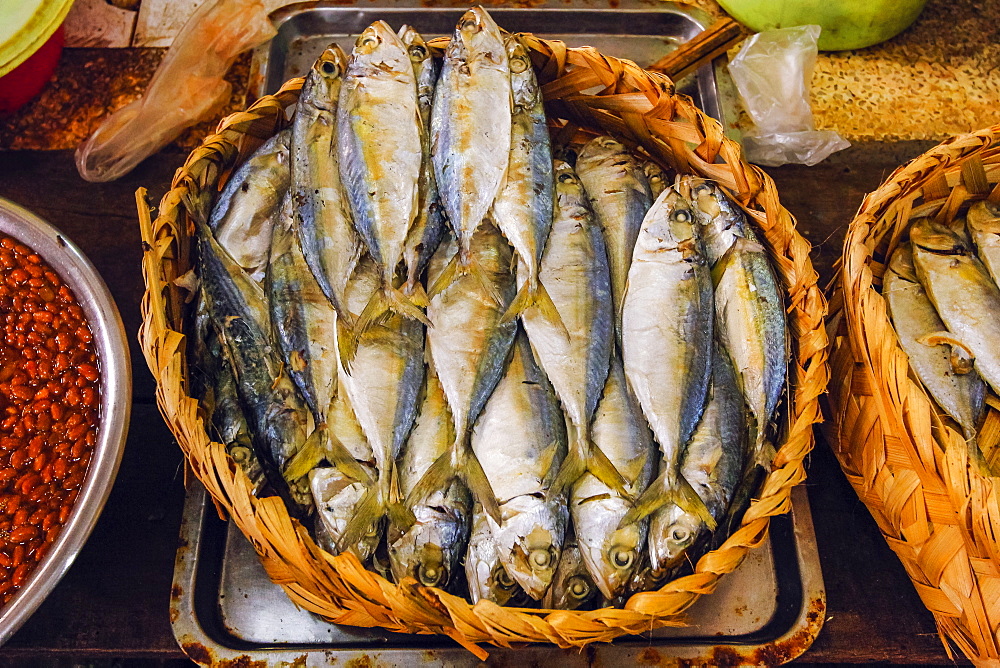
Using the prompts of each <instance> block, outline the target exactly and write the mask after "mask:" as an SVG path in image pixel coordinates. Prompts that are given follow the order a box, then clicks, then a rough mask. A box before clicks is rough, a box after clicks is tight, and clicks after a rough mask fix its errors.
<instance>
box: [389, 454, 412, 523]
mask: <svg viewBox="0 0 1000 668" xmlns="http://www.w3.org/2000/svg"><path fill="white" fill-rule="evenodd" d="M386 498H387V502H386V507H385V510H386V515H387V516H388V517H389V521H390V522H392V524H393V525H394V526H396V527H399V529H400V530H401V531H407V530H409V528H410V527H411V526H413V524H414V523H415V522H416V521H417V518H416V516H415V515H414V514H413V511H412V510H410V509H409V507H407V506H406V505H405V504H404V503H403V500H402V498H400V492H399V470H398V469H397V468H396V464H395V463H393V465H392V469H391V470H390V476H389V490H388V492H387V495H386Z"/></svg>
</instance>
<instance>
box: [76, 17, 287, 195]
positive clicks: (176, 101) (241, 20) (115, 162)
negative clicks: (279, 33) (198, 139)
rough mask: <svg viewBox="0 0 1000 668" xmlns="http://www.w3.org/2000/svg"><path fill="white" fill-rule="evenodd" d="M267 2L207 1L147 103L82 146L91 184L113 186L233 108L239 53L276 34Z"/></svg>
mask: <svg viewBox="0 0 1000 668" xmlns="http://www.w3.org/2000/svg"><path fill="white" fill-rule="evenodd" d="M274 34H275V30H274V26H273V25H272V24H271V21H270V19H268V16H267V12H266V11H265V9H264V5H263V4H261V2H260V0H208V2H206V3H205V4H204V5H202V6H201V7H200V8H199V9H198V10H197V11H196V12H195V13H194V14H193V15H192V16H191V18H190V19H188V21H187V23H185V24H184V27H183V28H181V31H180V32H179V33H178V34H177V37H176V38H174V43H173V44H172V45H171V47H170V50H169V51H167V55H166V56H165V57H164V59H163V62H162V63H160V67H159V68H158V69H157V70H156V74H154V75H153V80H152V81H150V83H149V88H147V89H146V92H145V93H144V94H143V96H142V97H141V98H139V99H138V100H136V101H135V102H132V103H131V104H129V105H127V106H125V107H123V108H121V109H119V110H118V111H116V112H114V113H113V114H111V116H109V117H108V118H106V119H105V120H104V122H103V123H101V125H100V127H98V128H97V130H95V131H94V133H93V134H92V135H90V137H89V138H88V139H87V140H86V141H84V142H83V143H82V144H80V146H79V147H77V149H76V168H77V170H78V171H79V172H80V176H82V177H83V178H84V179H86V180H87V181H95V182H100V181H113V180H114V179H117V178H119V177H121V176H124V175H125V174H127V173H129V172H130V171H132V169H133V168H134V167H135V166H136V165H138V164H139V163H140V162H142V161H143V160H145V159H146V158H147V157H149V156H150V155H152V154H153V153H156V152H157V151H159V150H160V149H161V148H163V147H164V146H166V145H167V144H169V143H170V142H171V141H173V140H174V139H175V138H176V137H177V135H179V134H180V133H181V131H182V130H184V129H185V128H187V127H189V126H191V125H194V124H195V123H197V122H199V121H201V120H203V119H205V118H207V117H209V116H211V115H212V114H213V113H214V112H217V110H218V109H219V108H220V107H221V106H222V105H223V104H225V103H226V101H227V100H228V99H229V96H230V94H231V93H232V86H231V85H230V84H229V83H228V82H227V81H225V80H224V79H223V77H224V76H225V74H226V72H227V71H228V70H229V68H230V67H231V66H232V64H233V61H235V60H236V58H237V56H239V55H240V54H241V53H243V52H244V51H246V50H247V49H250V48H253V47H255V46H257V45H258V44H261V43H263V42H265V41H267V40H269V39H271V37H273V36H274Z"/></svg>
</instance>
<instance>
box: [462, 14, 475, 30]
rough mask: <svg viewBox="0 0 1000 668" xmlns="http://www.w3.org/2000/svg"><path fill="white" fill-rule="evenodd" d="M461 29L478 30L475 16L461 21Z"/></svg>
mask: <svg viewBox="0 0 1000 668" xmlns="http://www.w3.org/2000/svg"><path fill="white" fill-rule="evenodd" d="M461 30H462V31H463V32H479V21H477V20H476V18H475V17H473V18H469V19H465V20H464V21H462V27H461Z"/></svg>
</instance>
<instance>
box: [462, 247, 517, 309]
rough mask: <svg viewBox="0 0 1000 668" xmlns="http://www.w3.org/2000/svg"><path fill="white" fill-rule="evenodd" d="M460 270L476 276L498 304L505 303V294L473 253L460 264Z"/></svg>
mask: <svg viewBox="0 0 1000 668" xmlns="http://www.w3.org/2000/svg"><path fill="white" fill-rule="evenodd" d="M459 270H460V271H461V272H462V273H464V274H471V275H472V276H474V277H475V279H476V280H477V281H479V285H481V286H482V288H483V290H484V291H486V293H487V294H488V295H489V296H490V299H492V300H493V302H494V303H496V304H497V305H498V306H503V305H504V304H505V302H506V300H505V299H504V298H503V295H502V294H500V290H498V289H497V286H496V285H495V284H494V283H493V281H491V280H490V277H489V274H488V272H487V271H486V269H484V268H483V265H481V264H479V262H478V261H477V260H476V259H475V258H473V257H472V256H471V255H470V256H469V257H468V260H467V261H466V263H465V264H464V265H460V266H459Z"/></svg>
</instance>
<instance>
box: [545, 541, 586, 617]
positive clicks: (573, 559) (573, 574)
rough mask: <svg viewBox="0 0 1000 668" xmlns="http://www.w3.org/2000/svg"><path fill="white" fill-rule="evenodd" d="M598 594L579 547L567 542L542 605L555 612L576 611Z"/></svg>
mask: <svg viewBox="0 0 1000 668" xmlns="http://www.w3.org/2000/svg"><path fill="white" fill-rule="evenodd" d="M598 593H599V590H598V588H597V585H596V584H594V580H593V578H591V577H590V573H588V572H587V565H586V564H585V563H584V561H583V556H582V555H581V553H580V547H579V545H577V544H576V543H575V542H567V543H566V545H564V546H563V550H562V554H561V555H560V557H559V566H558V567H557V568H556V573H555V576H554V577H553V578H552V586H550V587H549V590H548V591H547V592H546V593H545V600H544V601H543V603H542V605H543V606H544V607H546V608H555V609H557V610H576V609H578V608H581V607H583V606H584V605H586V604H588V603H590V602H591V601H593V600H594V599H596V598H597V595H598Z"/></svg>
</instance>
